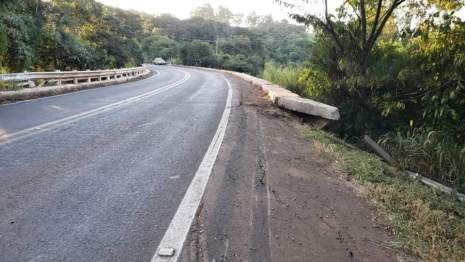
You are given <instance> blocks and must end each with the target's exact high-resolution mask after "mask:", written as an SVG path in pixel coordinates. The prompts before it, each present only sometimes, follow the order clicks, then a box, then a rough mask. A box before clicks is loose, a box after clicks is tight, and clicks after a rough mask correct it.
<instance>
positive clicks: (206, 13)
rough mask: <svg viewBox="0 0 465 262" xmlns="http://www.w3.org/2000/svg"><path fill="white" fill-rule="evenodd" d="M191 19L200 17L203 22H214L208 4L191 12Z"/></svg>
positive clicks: (213, 12) (212, 11)
mask: <svg viewBox="0 0 465 262" xmlns="http://www.w3.org/2000/svg"><path fill="white" fill-rule="evenodd" d="M191 17H201V18H203V19H205V20H214V19H215V11H214V10H213V8H212V7H211V5H210V4H204V5H203V6H201V7H197V8H195V9H194V10H192V11H191Z"/></svg>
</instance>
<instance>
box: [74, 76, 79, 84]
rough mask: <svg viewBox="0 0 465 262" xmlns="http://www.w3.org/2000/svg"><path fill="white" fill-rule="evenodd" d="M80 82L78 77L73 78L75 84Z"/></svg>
mask: <svg viewBox="0 0 465 262" xmlns="http://www.w3.org/2000/svg"><path fill="white" fill-rule="evenodd" d="M78 83H79V80H78V79H77V77H75V78H73V84H75V85H77V84H78Z"/></svg>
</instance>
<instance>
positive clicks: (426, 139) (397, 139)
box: [380, 128, 465, 192]
mask: <svg viewBox="0 0 465 262" xmlns="http://www.w3.org/2000/svg"><path fill="white" fill-rule="evenodd" d="M380 144H381V146H382V147H383V148H384V149H386V151H387V152H388V153H389V154H391V156H393V157H394V158H395V159H396V160H397V161H398V162H399V163H400V164H401V166H402V167H404V168H406V169H409V170H413V171H415V172H419V173H420V174H423V175H425V176H428V177H430V178H433V179H436V180H439V181H444V182H446V183H447V184H449V185H452V186H453V187H454V188H455V189H457V190H459V191H461V192H465V145H459V144H457V143H456V142H455V141H454V140H453V139H452V138H451V137H450V136H447V135H446V134H444V133H443V132H438V131H429V130H427V129H423V128H413V129H412V128H401V129H399V130H398V131H397V132H391V133H388V134H386V135H383V136H381V138H380Z"/></svg>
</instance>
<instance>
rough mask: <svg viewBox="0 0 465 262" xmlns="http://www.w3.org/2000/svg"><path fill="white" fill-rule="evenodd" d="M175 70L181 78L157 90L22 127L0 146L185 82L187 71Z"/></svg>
mask: <svg viewBox="0 0 465 262" xmlns="http://www.w3.org/2000/svg"><path fill="white" fill-rule="evenodd" d="M177 71H180V72H183V73H184V78H182V79H181V80H179V81H177V82H174V83H172V84H169V85H166V86H164V87H161V88H159V89H157V90H153V91H150V92H147V93H145V94H142V95H138V96H135V97H131V98H128V99H125V100H122V101H119V102H116V103H112V104H109V105H106V106H102V107H99V108H95V109H92V110H89V111H86V112H82V113H79V114H76V115H72V116H69V117H65V118H62V119H58V120H55V121H52V122H48V123H45V124H41V125H38V126H34V127H30V128H27V129H24V130H21V131H18V132H15V133H11V134H6V135H3V136H0V146H4V145H7V144H11V143H13V142H15V141H17V140H19V139H23V138H27V137H30V136H33V135H37V134H40V133H43V132H45V131H47V130H50V129H52V128H57V127H60V126H63V125H67V124H70V123H73V122H76V121H79V120H82V119H85V118H88V117H91V116H95V115H97V114H100V113H103V112H106V111H110V110H113V109H115V108H117V107H120V106H123V105H128V104H130V103H133V102H135V101H139V100H141V99H144V98H147V97H150V96H154V95H156V94H159V93H161V92H164V91H166V90H169V89H171V88H173V87H176V86H178V85H180V84H182V83H184V82H186V81H187V80H188V79H189V78H190V74H189V73H187V72H184V71H181V70H177Z"/></svg>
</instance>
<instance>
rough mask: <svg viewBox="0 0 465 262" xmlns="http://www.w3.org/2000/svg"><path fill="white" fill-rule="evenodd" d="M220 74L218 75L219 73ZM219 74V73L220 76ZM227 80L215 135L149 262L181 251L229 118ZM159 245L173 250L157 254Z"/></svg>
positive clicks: (164, 259) (165, 259)
mask: <svg viewBox="0 0 465 262" xmlns="http://www.w3.org/2000/svg"><path fill="white" fill-rule="evenodd" d="M220 76H221V75H220ZM221 77H223V76H221ZM223 79H224V80H225V81H226V83H227V84H228V98H227V100H226V106H225V109H224V111H223V116H222V117H221V121H220V124H219V125H218V129H217V130H216V133H215V136H214V137H213V139H212V141H211V143H210V146H209V147H208V150H207V152H206V153H205V156H204V157H203V160H202V163H201V164H200V166H199V169H198V170H197V172H196V173H195V176H194V178H193V179H192V182H191V184H190V185H189V188H188V189H187V191H186V194H185V195H184V198H183V199H182V201H181V204H180V205H179V207H178V210H177V211H176V214H175V215H174V217H173V220H171V224H170V225H169V227H168V229H167V231H166V232H165V235H164V236H163V239H162V240H161V242H160V245H159V246H158V247H157V251H156V253H155V255H154V256H153V258H152V260H151V262H168V261H170V262H174V261H177V259H178V257H179V254H180V253H181V249H182V246H183V244H184V241H185V240H186V237H187V233H188V232H189V228H190V227H191V224H192V221H193V220H194V216H195V213H196V212H197V208H198V206H199V204H200V201H201V200H202V196H203V192H204V191H205V187H206V185H207V182H208V179H209V177H210V174H211V171H212V168H213V165H214V164H215V160H216V157H217V155H218V152H219V150H220V147H221V143H222V142H223V137H224V134H225V131H226V126H227V125H228V121H229V114H230V113H231V100H232V88H231V83H229V81H228V80H227V79H226V78H225V77H223ZM160 248H174V249H175V253H174V256H172V257H161V256H159V255H158V251H159V250H160Z"/></svg>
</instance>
